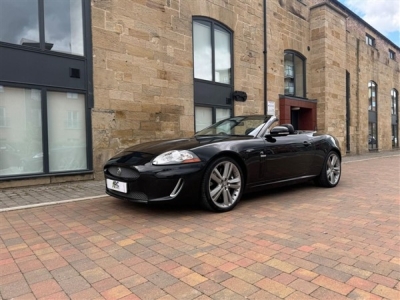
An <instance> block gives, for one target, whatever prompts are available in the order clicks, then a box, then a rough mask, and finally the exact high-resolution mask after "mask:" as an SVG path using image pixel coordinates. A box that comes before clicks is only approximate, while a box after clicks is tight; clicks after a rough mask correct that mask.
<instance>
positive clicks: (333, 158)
mask: <svg viewBox="0 0 400 300" xmlns="http://www.w3.org/2000/svg"><path fill="white" fill-rule="evenodd" d="M341 173H342V167H341V160H340V156H339V154H338V153H337V152H335V151H330V152H329V153H328V155H327V156H326V158H325V161H324V165H323V167H322V171H321V174H320V175H319V176H318V177H317V178H316V180H315V182H316V183H317V184H318V185H319V186H323V187H329V188H332V187H335V186H337V184H338V183H339V180H340V175H341Z"/></svg>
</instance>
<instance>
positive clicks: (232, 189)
mask: <svg viewBox="0 0 400 300" xmlns="http://www.w3.org/2000/svg"><path fill="white" fill-rule="evenodd" d="M243 189H244V186H243V172H242V170H241V168H240V166H239V165H238V163H237V162H236V161H234V160H233V159H231V158H229V157H221V158H219V159H217V160H215V161H214V162H212V163H211V165H210V166H209V167H208V168H207V170H206V172H205V175H204V178H203V181H202V195H201V201H202V205H203V206H204V207H205V208H206V209H208V210H211V211H216V212H225V211H229V210H231V209H233V208H234V207H235V206H236V204H237V203H238V202H239V200H240V198H241V196H242V193H243Z"/></svg>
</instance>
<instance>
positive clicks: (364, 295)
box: [347, 289, 382, 300]
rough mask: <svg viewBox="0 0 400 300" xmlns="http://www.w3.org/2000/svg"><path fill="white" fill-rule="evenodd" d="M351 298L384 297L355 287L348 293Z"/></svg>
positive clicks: (379, 298) (370, 299) (369, 298)
mask: <svg viewBox="0 0 400 300" xmlns="http://www.w3.org/2000/svg"><path fill="white" fill-rule="evenodd" d="M347 297H348V298H349V299H355V300H365V299H368V300H381V299H382V297H380V296H377V295H374V294H371V293H368V292H366V291H364V290H360V289H354V290H353V291H352V292H351V293H350V294H348V295H347Z"/></svg>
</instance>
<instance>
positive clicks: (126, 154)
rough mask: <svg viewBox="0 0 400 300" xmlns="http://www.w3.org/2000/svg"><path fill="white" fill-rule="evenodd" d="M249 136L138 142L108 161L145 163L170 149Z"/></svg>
mask: <svg viewBox="0 0 400 300" xmlns="http://www.w3.org/2000/svg"><path fill="white" fill-rule="evenodd" d="M250 138H253V137H251V136H195V137H192V138H183V139H174V140H162V141H154V142H147V143H143V144H138V145H135V146H132V147H130V148H127V149H125V150H124V151H122V152H121V153H119V154H117V155H116V156H114V157H113V158H111V159H110V161H109V163H111V162H116V163H128V164H130V165H138V164H145V163H147V162H149V161H150V160H152V159H153V158H155V157H156V156H157V155H160V154H161V153H164V152H167V151H171V150H190V149H195V148H198V147H203V146H206V145H209V144H214V143H220V142H228V141H235V140H242V139H250Z"/></svg>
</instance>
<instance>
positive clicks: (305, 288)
mask: <svg viewBox="0 0 400 300" xmlns="http://www.w3.org/2000/svg"><path fill="white" fill-rule="evenodd" d="M288 286H289V287H291V288H293V289H295V290H296V291H300V292H302V293H304V294H306V295H309V294H311V293H312V292H313V291H315V290H316V289H317V288H318V287H319V286H318V285H316V284H314V283H311V282H309V281H305V280H303V279H300V278H299V279H296V280H294V281H292V282H291V283H290V284H289V285H288Z"/></svg>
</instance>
